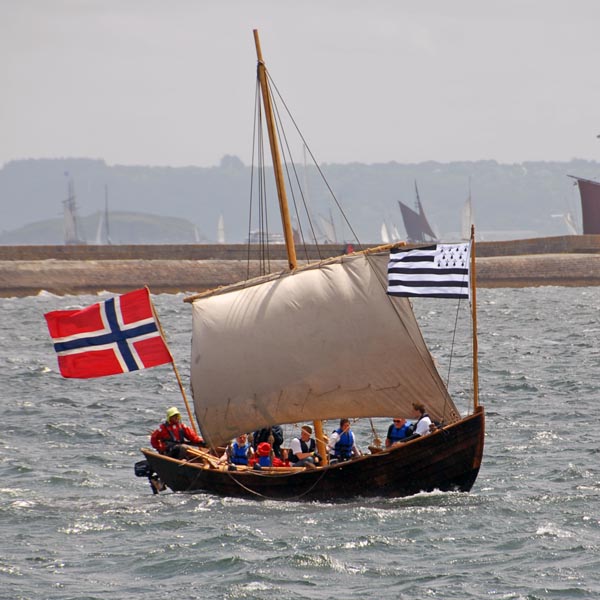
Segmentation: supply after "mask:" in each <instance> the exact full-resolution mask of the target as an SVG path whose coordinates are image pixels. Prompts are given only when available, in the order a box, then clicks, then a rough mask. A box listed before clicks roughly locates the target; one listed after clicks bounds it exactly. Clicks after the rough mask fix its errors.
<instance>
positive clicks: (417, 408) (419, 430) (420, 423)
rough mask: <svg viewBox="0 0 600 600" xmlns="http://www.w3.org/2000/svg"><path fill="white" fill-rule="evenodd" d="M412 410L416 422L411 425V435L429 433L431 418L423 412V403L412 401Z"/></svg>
mask: <svg viewBox="0 0 600 600" xmlns="http://www.w3.org/2000/svg"><path fill="white" fill-rule="evenodd" d="M412 406H413V411H414V416H415V418H416V419H417V421H416V423H415V424H414V425H413V427H412V429H413V435H414V436H420V435H427V434H428V433H431V425H432V422H431V419H430V418H429V415H428V414H427V413H426V412H425V405H424V404H421V403H420V402H413V405H412Z"/></svg>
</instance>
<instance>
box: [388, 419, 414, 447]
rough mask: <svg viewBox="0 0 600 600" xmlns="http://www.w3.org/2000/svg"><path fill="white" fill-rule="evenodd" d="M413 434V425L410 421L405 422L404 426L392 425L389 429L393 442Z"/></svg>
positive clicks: (390, 438)
mask: <svg viewBox="0 0 600 600" xmlns="http://www.w3.org/2000/svg"><path fill="white" fill-rule="evenodd" d="M410 434H411V426H410V425H409V424H408V423H404V425H402V427H396V426H395V425H394V424H392V425H390V428H389V430H388V435H387V436H388V438H389V440H390V442H392V444H394V443H396V442H399V441H400V440H403V439H404V438H405V437H408V436H409V435H410Z"/></svg>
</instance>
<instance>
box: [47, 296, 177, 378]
mask: <svg viewBox="0 0 600 600" xmlns="http://www.w3.org/2000/svg"><path fill="white" fill-rule="evenodd" d="M44 316H45V317H46V322H47V323H48V330H49V331H50V336H51V337H52V340H53V342H54V349H55V350H56V353H57V354H58V366H59V368H60V372H61V374H62V376H63V377H73V378H80V379H87V378H90V377H104V376H106V375H116V374H118V373H127V372H128V371H137V370H138V369H146V368H149V367H156V366H157V365H162V364H165V363H169V362H172V361H173V358H172V356H171V353H170V352H169V349H168V348H167V345H166V343H165V341H164V339H163V337H162V335H161V334H160V331H159V329H158V325H157V323H156V320H155V318H154V313H153V310H152V304H151V301H150V293H149V292H148V289H147V288H144V289H141V290H136V291H134V292H129V293H128V294H123V295H122V296H116V297H114V298H110V299H109V300H106V301H104V302H99V303H98V304H93V305H92V306H88V307H87V308H82V309H81V310H56V311H53V312H49V313H46V314H45V315H44Z"/></svg>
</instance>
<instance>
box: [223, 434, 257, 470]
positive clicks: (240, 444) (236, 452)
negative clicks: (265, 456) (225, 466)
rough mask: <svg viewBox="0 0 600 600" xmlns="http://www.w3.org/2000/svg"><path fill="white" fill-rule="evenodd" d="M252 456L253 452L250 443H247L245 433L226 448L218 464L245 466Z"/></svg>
mask: <svg viewBox="0 0 600 600" xmlns="http://www.w3.org/2000/svg"><path fill="white" fill-rule="evenodd" d="M253 454H254V451H253V450H252V446H251V445H250V442H248V436H247V435H246V434H245V433H241V434H240V435H238V436H237V437H236V438H235V440H233V442H232V443H231V444H230V445H229V446H228V447H227V450H226V451H225V454H223V456H222V457H221V459H220V462H225V461H227V462H229V463H230V464H232V465H247V464H248V461H249V460H250V458H251V457H252V456H253Z"/></svg>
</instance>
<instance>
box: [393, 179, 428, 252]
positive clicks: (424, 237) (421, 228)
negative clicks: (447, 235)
mask: <svg viewBox="0 0 600 600" xmlns="http://www.w3.org/2000/svg"><path fill="white" fill-rule="evenodd" d="M415 195H416V199H415V210H413V209H412V208H410V207H409V206H406V204H404V203H403V202H401V201H400V200H398V204H399V205H400V212H401V213H402V220H403V221H404V229H406V236H407V240H408V241H409V242H437V236H436V234H435V233H434V232H433V229H432V228H431V225H429V222H428V221H427V217H426V216H425V212H424V211H423V205H422V204H421V198H420V197H419V188H418V187H417V181H416V180H415Z"/></svg>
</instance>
